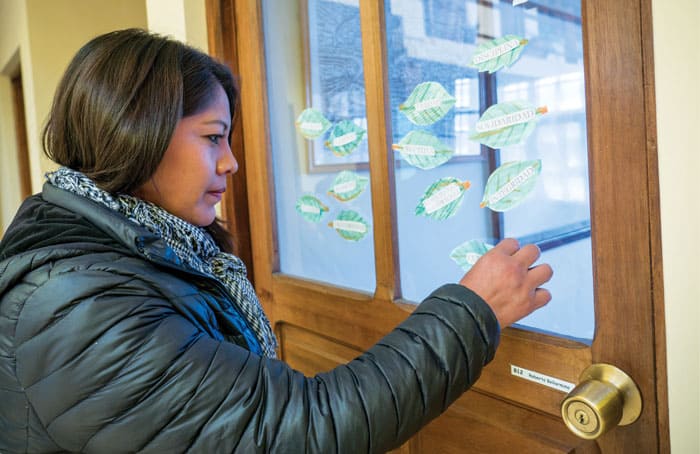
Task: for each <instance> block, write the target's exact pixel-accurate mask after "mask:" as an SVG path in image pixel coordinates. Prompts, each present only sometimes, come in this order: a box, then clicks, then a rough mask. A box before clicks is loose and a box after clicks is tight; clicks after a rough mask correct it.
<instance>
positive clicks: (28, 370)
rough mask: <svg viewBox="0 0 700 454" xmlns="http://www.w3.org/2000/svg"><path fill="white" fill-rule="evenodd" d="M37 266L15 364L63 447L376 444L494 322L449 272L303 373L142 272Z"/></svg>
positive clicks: (491, 339) (455, 387)
mask: <svg viewBox="0 0 700 454" xmlns="http://www.w3.org/2000/svg"><path fill="white" fill-rule="evenodd" d="M45 272H46V273H47V276H43V277H36V279H37V280H42V282H43V283H42V285H39V286H36V287H33V286H32V285H31V282H25V284H23V285H24V286H25V287H26V289H27V294H26V295H24V296H26V298H27V299H26V304H25V306H24V309H23V311H22V313H21V314H20V315H19V318H18V320H17V331H16V338H15V340H16V342H17V348H16V357H17V377H18V380H19V381H20V384H21V386H22V388H23V389H24V391H25V392H26V395H27V398H28V400H29V405H30V406H31V411H32V412H34V413H35V415H36V417H37V418H38V419H39V420H40V421H41V423H42V425H43V426H44V427H45V429H46V431H47V433H48V435H49V436H50V437H51V439H52V440H53V441H54V442H55V443H56V445H57V446H59V447H61V448H62V449H65V450H70V451H81V452H98V453H104V452H115V451H119V452H125V451H142V452H158V453H162V452H202V453H218V452H227V453H228V452H244V453H251V452H293V453H299V452H320V453H331V452H348V453H359V452H384V451H386V450H388V449H391V448H394V447H397V446H399V445H400V444H401V443H402V442H404V441H405V440H406V439H407V438H409V437H410V436H411V435H412V434H414V433H415V432H416V431H417V430H418V429H420V427H422V426H423V425H424V424H426V423H427V422H428V421H429V420H431V419H432V418H434V417H436V416H437V415H439V414H440V413H441V412H442V411H444V410H445V409H446V408H447V406H448V405H449V404H450V403H451V402H453V401H454V400H455V399H457V398H458V397H459V396H460V395H461V394H462V393H463V392H464V391H465V390H466V389H467V388H468V387H469V386H470V385H471V384H472V383H473V382H474V381H475V380H476V379H477V378H478V376H479V374H480V372H481V369H482V367H483V366H484V365H485V364H486V363H487V362H488V361H490V360H491V358H492V357H493V355H494V351H495V348H496V345H497V342H498V336H499V329H498V324H497V321H496V319H495V317H494V315H493V313H492V312H491V310H490V309H489V308H488V306H487V305H486V304H485V303H484V302H483V301H482V300H481V299H480V298H479V297H478V296H477V295H475V294H474V293H473V292H471V291H470V290H468V289H466V288H464V287H462V286H459V285H446V286H444V287H441V288H440V289H438V290H436V291H435V292H434V293H433V294H432V295H431V296H430V297H428V298H427V299H426V300H425V301H424V302H423V303H422V304H420V305H419V306H418V307H417V308H416V310H415V311H414V312H413V313H412V314H411V315H410V316H409V317H408V318H407V319H406V320H405V321H404V322H403V323H402V324H401V325H399V326H398V327H397V328H396V329H394V330H393V331H391V332H390V333H389V334H388V335H387V336H385V337H384V338H383V339H382V340H381V341H379V342H378V343H377V344H376V345H375V346H373V347H372V348H371V349H369V350H368V351H367V352H365V353H364V354H362V355H361V356H359V357H358V358H356V359H355V360H353V361H352V362H350V363H348V364H346V365H342V366H339V367H337V368H335V369H333V370H332V371H329V372H327V373H322V374H319V375H317V376H315V377H304V376H303V375H302V374H300V373H299V372H296V371H294V370H292V369H291V368H289V367H288V366H287V365H286V364H284V363H283V362H281V361H276V360H270V359H266V358H261V357H258V356H256V355H253V354H251V353H250V352H248V351H247V350H245V349H243V348H241V347H239V346H237V345H234V344H231V343H227V342H224V341H221V340H217V339H215V338H213V337H212V336H210V335H207V334H206V333H204V332H203V331H202V330H201V329H198V328H197V327H196V324H194V323H192V321H191V320H190V319H189V318H188V317H187V316H186V315H183V313H182V312H181V311H176V310H175V309H174V306H173V304H172V302H171V301H168V300H167V299H165V298H164V297H163V294H162V292H161V291H160V290H157V289H156V288H155V287H153V286H152V285H150V284H149V283H148V282H144V281H142V280H141V279H140V277H139V276H138V275H133V274H120V273H115V272H108V271H105V270H102V269H96V268H94V267H92V268H88V269H84V270H78V271H77V272H76V270H72V272H67V273H65V274H60V273H59V272H58V270H56V269H52V270H47V271H45ZM52 273H53V275H52V276H50V277H51V279H48V277H49V276H48V275H51V274H52ZM45 278H47V279H46V280H44V279H45ZM95 281H99V282H100V283H101V284H100V287H99V288H97V289H96V288H94V287H95V286H94V282H95ZM85 289H91V290H90V291H89V292H87V293H86V290H85ZM41 301H55V302H57V303H56V304H58V306H55V305H54V307H51V305H50V304H49V305H48V306H47V305H46V304H38V302H41ZM58 302H60V304H59V303H58ZM59 306H60V307H59Z"/></svg>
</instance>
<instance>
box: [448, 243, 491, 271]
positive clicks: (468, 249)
mask: <svg viewBox="0 0 700 454" xmlns="http://www.w3.org/2000/svg"><path fill="white" fill-rule="evenodd" d="M492 248H493V246H492V245H490V244H486V243H484V242H483V241H481V240H471V241H466V242H464V243H462V244H460V245H459V246H457V247H456V248H454V249H452V252H450V258H451V259H452V260H454V261H455V263H456V264H457V265H459V266H460V267H461V268H462V270H464V271H469V270H470V269H471V267H472V266H474V264H475V263H476V261H477V260H479V258H480V257H481V256H482V255H484V254H486V253H487V252H488V251H489V249H492Z"/></svg>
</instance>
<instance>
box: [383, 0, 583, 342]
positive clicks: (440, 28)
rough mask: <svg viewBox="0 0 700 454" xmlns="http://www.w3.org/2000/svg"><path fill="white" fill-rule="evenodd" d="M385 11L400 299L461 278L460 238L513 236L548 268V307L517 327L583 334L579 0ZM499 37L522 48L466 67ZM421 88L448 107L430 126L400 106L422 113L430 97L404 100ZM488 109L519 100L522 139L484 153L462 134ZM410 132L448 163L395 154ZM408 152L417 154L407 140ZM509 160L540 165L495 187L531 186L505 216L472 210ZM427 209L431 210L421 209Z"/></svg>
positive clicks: (431, 3)
mask: <svg viewBox="0 0 700 454" xmlns="http://www.w3.org/2000/svg"><path fill="white" fill-rule="evenodd" d="M385 5H386V21H387V23H386V36H387V45H388V62H387V63H388V71H389V86H390V100H391V107H392V121H391V125H392V133H393V143H394V149H395V150H396V152H395V153H396V198H397V200H396V202H397V215H398V233H399V254H400V266H401V283H402V294H403V297H404V298H405V299H407V300H411V301H415V302H418V301H420V300H421V299H422V298H423V297H425V296H426V294H427V293H429V292H430V291H431V290H432V289H433V288H435V286H437V285H440V284H442V283H444V282H449V281H453V282H454V281H456V280H458V279H459V278H460V277H461V276H462V274H463V272H464V271H463V269H462V267H461V266H460V265H458V264H457V263H456V261H455V260H453V259H452V258H451V257H450V255H451V254H452V253H453V251H454V250H455V248H456V247H457V246H459V245H460V244H462V243H466V242H467V241H469V240H480V241H482V242H483V243H485V244H495V243H496V242H498V241H499V240H500V239H502V238H504V237H516V238H519V239H520V240H521V241H522V242H535V243H537V244H538V245H540V247H541V249H542V250H543V254H542V260H544V261H547V262H549V263H551V264H552V266H553V267H554V269H555V277H554V278H553V280H552V281H551V283H550V284H549V285H548V288H550V289H551V290H552V294H553V300H552V302H551V303H550V304H549V305H548V306H547V307H546V308H544V309H542V310H540V311H537V312H536V313H535V314H533V315H531V316H530V317H528V318H526V319H525V320H523V321H522V326H523V327H526V328H529V329H534V330H541V331H544V332H549V333H554V334H558V335H562V336H565V337H571V338H576V339H581V340H590V339H592V337H593V330H594V317H593V307H594V306H593V283H592V265H591V264H592V261H591V244H590V208H589V200H588V193H589V188H588V168H587V147H586V115H585V93H584V73H583V52H582V40H581V19H580V2H578V1H557V0H551V1H546V0H544V1H540V2H537V3H536V4H535V3H531V2H525V3H523V4H521V5H517V6H513V5H512V2H509V1H508V2H505V1H502V2H484V1H477V0H473V1H468V0H467V1H465V0H459V1H457V0H452V1H450V0H387V1H386V2H385ZM510 35H514V36H515V37H517V38H518V39H517V40H516V41H515V43H520V46H522V50H521V53H520V54H519V56H518V57H517V58H515V59H514V60H513V61H510V62H509V64H503V65H501V66H502V67H499V68H496V69H494V70H493V72H489V71H488V70H486V71H479V69H482V68H479V67H478V66H477V67H475V66H474V65H472V56H473V55H474V54H475V52H476V51H477V46H481V45H486V44H487V43H491V42H494V40H497V39H499V38H503V40H504V41H501V42H500V43H502V42H505V41H508V40H510V39H511V38H508V40H506V38H505V37H506V36H510ZM509 42H510V41H509ZM523 43H524V44H523ZM495 45H496V44H494V45H493V46H495ZM509 45H510V44H509ZM508 49H510V48H508ZM494 52H495V51H494ZM425 82H433V83H437V84H439V85H440V86H442V87H443V88H444V89H445V91H446V92H447V93H449V95H450V96H451V97H452V98H453V101H452V102H453V104H452V105H451V107H450V108H449V111H447V113H446V114H445V115H443V116H439V118H437V119H433V120H434V121H433V122H431V123H428V124H418V123H416V122H415V121H412V119H411V118H410V114H411V111H410V110H406V104H405V103H407V102H408V103H409V104H410V103H411V102H414V101H418V102H422V103H424V104H423V105H420V107H421V108H422V107H423V106H424V105H426V104H425V103H426V102H428V101H434V102H435V103H437V102H438V101H435V99H433V98H434V95H433V94H431V93H429V92H425V93H427V94H424V95H423V97H422V98H421V97H418V98H415V99H414V98H412V97H411V96H412V93H413V92H414V90H415V89H416V87H419V86H421V85H420V84H423V83H425ZM499 103H511V104H512V105H518V106H521V105H523V103H526V104H527V105H531V106H532V108H533V110H532V111H533V112H535V110H534V109H537V112H538V114H537V117H536V121H535V122H534V124H535V126H534V129H532V128H531V129H529V130H528V134H529V135H528V134H526V135H524V136H523V137H524V138H523V139H522V140H520V141H514V142H513V143H505V144H504V145H493V143H500V142H490V143H491V146H493V148H492V147H491V146H487V145H488V144H484V142H481V143H480V142H479V141H476V140H473V138H472V136H473V135H474V134H476V133H477V132H478V131H477V130H476V124H477V122H478V121H479V120H480V118H481V116H482V115H483V114H484V112H485V111H486V110H487V109H488V108H489V107H491V106H494V105H496V104H499ZM442 105H443V106H445V105H447V104H444V103H443V104H442ZM504 105H505V104H504ZM411 107H412V106H409V108H411ZM413 107H415V106H413ZM520 108H521V107H519V109H520ZM414 110H419V108H418V107H415V109H414ZM543 112H546V113H543ZM524 129H525V126H522V128H521V131H522V130H524ZM418 130H419V131H422V132H424V133H429V134H431V135H432V136H434V137H435V138H437V139H438V140H439V141H440V142H441V143H442V144H444V145H445V146H446V147H447V148H449V149H451V150H452V152H453V155H452V157H451V158H450V159H449V160H448V161H447V162H445V163H442V164H441V165H438V166H436V167H433V168H428V169H424V168H419V167H416V166H415V165H414V163H415V162H416V161H415V160H412V159H411V158H410V157H408V158H407V156H405V155H404V154H403V153H401V152H400V150H406V148H405V147H403V148H401V147H400V146H397V144H398V145H401V144H402V143H404V144H405V143H408V142H407V141H408V139H407V136H408V137H409V138H410V137H416V134H415V132H413V131H418ZM496 132H498V131H496ZM496 132H488V133H487V134H486V135H488V134H493V135H495V134H496ZM421 137H424V136H422V135H421ZM402 140H403V141H404V142H402ZM413 150H414V152H416V153H417V152H418V151H420V150H425V148H420V147H419V146H415V145H414V146H413ZM416 150H418V151H416ZM423 154H425V152H423ZM514 161H516V162H537V161H539V162H540V165H541V167H540V171H539V174H536V173H535V172H534V171H533V170H532V169H531V170H527V169H524V170H523V169H522V168H520V167H514V166H512V165H511V166H510V167H508V168H509V169H516V170H513V171H512V172H515V173H513V174H511V175H509V176H508V178H507V179H505V180H503V181H512V180H513V181H520V180H519V179H518V178H520V177H518V175H520V176H521V177H522V178H523V179H525V178H526V177H528V178H529V177H530V176H531V175H533V174H535V175H537V176H536V182H535V184H534V186H532V189H531V191H530V192H528V193H527V195H526V196H525V197H523V198H521V199H518V202H517V203H516V204H514V205H512V206H510V205H509V206H508V208H507V209H505V208H503V207H502V206H497V208H494V209H492V208H491V207H489V206H486V207H485V208H481V207H480V203H481V202H482V198H483V197H484V193H485V191H486V189H487V188H486V186H487V183H488V181H489V176H490V175H492V174H493V173H494V172H495V171H496V170H497V169H500V168H501V166H502V165H503V164H506V163H510V162H514ZM504 167H507V166H504ZM518 169H519V170H518ZM533 169H534V167H533ZM517 172H520V174H518V173H517ZM523 172H524V173H523ZM504 178H505V177H504ZM451 181H458V182H464V181H469V183H470V186H469V188H468V189H466V190H464V189H463V188H462V189H461V190H459V189H458V186H457V185H454V184H453V186H451V187H450V188H447V186H449V184H448V183H449V182H451ZM438 182H441V183H438ZM446 182H447V183H446ZM525 187H526V185H524V184H523V185H521V186H517V187H516V186H513V184H512V183H511V186H508V185H507V184H505V183H504V184H503V186H502V187H501V188H500V192H496V193H495V195H494V196H493V197H494V198H492V199H489V200H492V201H495V202H493V203H496V204H497V202H498V200H500V199H499V197H500V198H503V197H506V196H508V197H513V198H515V197H516V196H517V194H516V193H517V192H518V191H524V189H523V188H525ZM440 188H442V189H440ZM440 191H442V192H440ZM504 194H505V195H504ZM450 197H452V198H450ZM455 197H459V198H457V199H454V198H455ZM447 202H449V204H446V205H444V206H443V208H440V209H439V210H438V209H437V208H436V207H437V206H441V205H440V204H441V203H447ZM421 204H422V205H423V206H422V207H420V205H421ZM417 207H419V209H418V210H417ZM430 210H436V211H432V213H434V214H430V213H428V214H426V213H427V212H428V211H430ZM461 254H463V255H464V252H463V251H462V252H461ZM464 257H466V255H464Z"/></svg>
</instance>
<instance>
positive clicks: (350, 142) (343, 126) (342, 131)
mask: <svg viewBox="0 0 700 454" xmlns="http://www.w3.org/2000/svg"><path fill="white" fill-rule="evenodd" d="M365 132H366V131H365V130H364V129H362V128H361V127H359V126H357V125H356V124H355V123H353V122H352V121H350V120H343V121H341V122H339V123H338V124H336V125H335V127H334V128H333V130H332V131H331V134H330V137H329V138H328V141H326V147H328V148H329V149H330V150H331V151H332V152H333V154H334V155H336V156H347V155H349V154H350V153H352V152H353V151H354V150H355V148H357V146H358V145H359V144H360V142H361V141H362V139H363V138H364V136H365Z"/></svg>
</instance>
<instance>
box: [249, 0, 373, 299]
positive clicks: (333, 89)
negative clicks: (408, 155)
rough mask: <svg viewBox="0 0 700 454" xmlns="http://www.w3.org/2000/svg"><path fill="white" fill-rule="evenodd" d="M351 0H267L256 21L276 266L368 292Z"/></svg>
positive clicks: (360, 93) (358, 59)
mask: <svg viewBox="0 0 700 454" xmlns="http://www.w3.org/2000/svg"><path fill="white" fill-rule="evenodd" d="M357 3H358V2H357V0H354V1H353V0H344V1H330V0H328V1H323V0H312V1H308V2H306V1H304V0H301V1H298V2H297V1H288V2H287V1H284V2H280V1H277V0H264V1H263V18H264V24H263V25H264V35H265V56H266V63H267V77H268V102H269V118H270V140H271V148H272V162H273V174H274V183H275V184H274V187H275V203H276V215H277V239H278V246H279V261H280V271H281V272H282V273H285V274H289V275H293V276H297V277H302V278H306V279H311V280H316V281H321V282H326V283H330V284H332V285H337V286H341V287H347V288H352V289H355V290H360V291H366V292H373V291H374V288H375V281H376V277H375V276H376V274H375V267H374V248H373V235H372V211H371V203H370V202H371V196H370V188H369V184H368V180H369V172H368V170H367V166H366V162H367V139H366V134H363V133H362V132H361V131H364V130H366V128H367V120H366V114H365V90H364V72H363V67H362V45H361V44H362V43H361V40H360V19H359V9H358V4H357ZM300 19H301V20H300ZM304 36H306V37H307V39H306V40H304V39H302V38H303V37H304ZM242 83H245V81H242ZM307 108H312V109H314V112H312V113H311V114H309V115H308V116H306V117H303V119H302V121H300V122H299V127H297V126H296V125H295V124H296V122H297V121H298V120H299V118H300V117H301V115H302V113H303V112H304V111H305V110H306V109H307ZM320 116H322V117H323V118H324V119H325V120H324V121H326V122H327V125H328V128H327V130H324V129H323V126H322V125H324V124H325V123H323V122H322V121H321V120H320V119H319V118H320ZM300 131H305V132H306V133H308V134H311V136H310V138H307V137H306V136H303V135H302V134H301V132H300ZM313 135H316V137H312V136H313ZM362 163H365V165H364V166H363V165H362Z"/></svg>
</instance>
